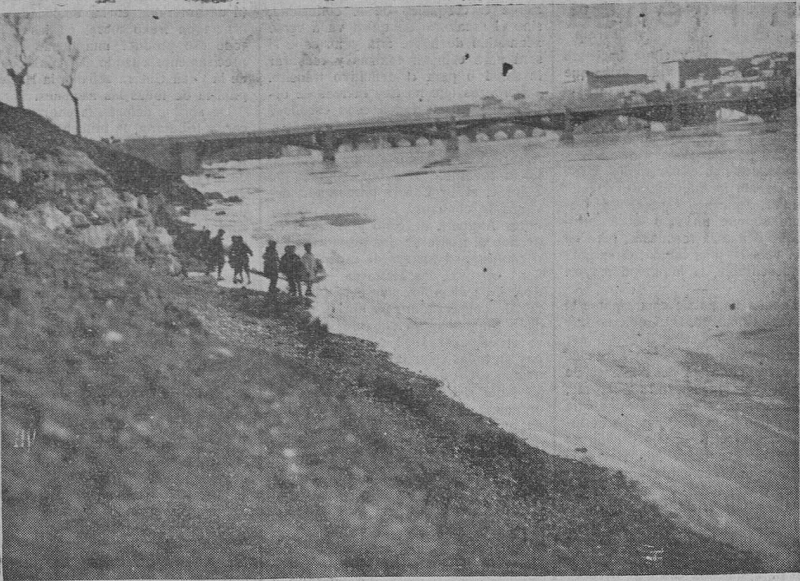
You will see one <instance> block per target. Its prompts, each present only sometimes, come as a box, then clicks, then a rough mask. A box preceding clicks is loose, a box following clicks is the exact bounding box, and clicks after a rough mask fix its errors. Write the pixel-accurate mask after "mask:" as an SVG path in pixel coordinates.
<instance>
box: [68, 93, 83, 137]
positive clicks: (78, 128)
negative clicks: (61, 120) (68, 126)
mask: <svg viewBox="0 0 800 581" xmlns="http://www.w3.org/2000/svg"><path fill="white" fill-rule="evenodd" d="M67 93H68V94H69V97H70V99H72V104H73V105H74V106H75V135H77V136H78V137H81V108H80V107H79V106H78V98H77V97H76V96H75V95H73V94H72V89H67Z"/></svg>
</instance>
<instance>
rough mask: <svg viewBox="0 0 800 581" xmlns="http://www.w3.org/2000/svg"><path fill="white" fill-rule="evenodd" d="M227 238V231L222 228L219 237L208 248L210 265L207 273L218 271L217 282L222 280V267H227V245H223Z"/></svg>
mask: <svg viewBox="0 0 800 581" xmlns="http://www.w3.org/2000/svg"><path fill="white" fill-rule="evenodd" d="M223 236H225V230H223V229H222V228H220V229H219V230H218V231H217V235H216V236H214V237H213V238H212V239H211V241H210V243H209V246H208V263H207V265H206V268H207V272H209V273H210V272H211V271H212V270H214V269H216V270H217V280H222V267H223V266H225V245H224V244H223V243H222V238H223Z"/></svg>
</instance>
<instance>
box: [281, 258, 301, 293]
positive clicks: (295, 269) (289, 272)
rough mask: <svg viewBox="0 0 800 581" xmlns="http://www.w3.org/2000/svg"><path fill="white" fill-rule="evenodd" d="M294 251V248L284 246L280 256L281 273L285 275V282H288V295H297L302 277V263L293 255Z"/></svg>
mask: <svg viewBox="0 0 800 581" xmlns="http://www.w3.org/2000/svg"><path fill="white" fill-rule="evenodd" d="M294 250H295V247H294V246H286V247H285V248H284V253H283V256H281V272H282V273H283V274H285V275H286V280H287V281H289V294H290V295H296V294H297V292H298V290H299V287H300V280H301V278H302V276H303V261H302V260H300V257H299V256H297V254H295V252H294Z"/></svg>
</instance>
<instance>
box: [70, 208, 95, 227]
mask: <svg viewBox="0 0 800 581" xmlns="http://www.w3.org/2000/svg"><path fill="white" fill-rule="evenodd" d="M69 219H70V220H71V221H72V226H73V227H74V228H89V227H90V226H91V225H92V223H91V222H89V219H88V218H87V217H86V216H84V215H83V214H81V213H80V212H78V211H77V210H73V211H72V212H70V214H69Z"/></svg>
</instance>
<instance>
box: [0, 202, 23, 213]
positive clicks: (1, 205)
mask: <svg viewBox="0 0 800 581" xmlns="http://www.w3.org/2000/svg"><path fill="white" fill-rule="evenodd" d="M17 210H19V204H17V202H15V201H14V200H0V212H3V213H4V214H11V213H12V212H16V211H17Z"/></svg>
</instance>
